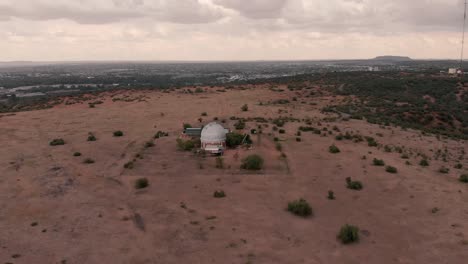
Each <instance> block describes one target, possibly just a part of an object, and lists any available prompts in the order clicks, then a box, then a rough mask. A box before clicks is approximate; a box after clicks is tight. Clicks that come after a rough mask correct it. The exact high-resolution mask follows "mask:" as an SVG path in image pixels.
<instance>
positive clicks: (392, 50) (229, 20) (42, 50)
mask: <svg viewBox="0 0 468 264" xmlns="http://www.w3.org/2000/svg"><path fill="white" fill-rule="evenodd" d="M463 2H464V1H463V0H415V1H407V0H394V1H385V0H327V1H320V0H249V1H244V0H177V1H175V0H155V1H150V0H0V38H1V39H2V41H0V61H102V60H111V61H119V60H127V61H135V60H137V61H138V60H140V61H148V60H150V61H256V60H333V59H370V58H374V57H376V56H381V55H396V56H408V57H411V58H413V59H459V56H460V49H461V31H462V23H463Z"/></svg>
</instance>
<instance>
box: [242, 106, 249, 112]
mask: <svg viewBox="0 0 468 264" xmlns="http://www.w3.org/2000/svg"><path fill="white" fill-rule="evenodd" d="M241 110H242V112H247V111H249V106H248V105H247V104H245V105H243V106H242V107H241Z"/></svg>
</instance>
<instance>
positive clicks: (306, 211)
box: [288, 198, 313, 217]
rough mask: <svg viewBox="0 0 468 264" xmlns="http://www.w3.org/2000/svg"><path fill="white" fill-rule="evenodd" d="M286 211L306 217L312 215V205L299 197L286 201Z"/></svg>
mask: <svg viewBox="0 0 468 264" xmlns="http://www.w3.org/2000/svg"><path fill="white" fill-rule="evenodd" d="M288 211H289V212H291V213H293V214H295V215H298V216H302V217H307V216H310V215H312V213H313V211H312V207H310V205H309V203H308V202H307V201H306V200H304V199H302V198H301V199H299V200H295V201H292V202H290V203H288Z"/></svg>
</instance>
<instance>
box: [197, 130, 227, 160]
mask: <svg viewBox="0 0 468 264" xmlns="http://www.w3.org/2000/svg"><path fill="white" fill-rule="evenodd" d="M228 132H229V131H228V130H227V129H225V128H224V127H223V126H221V125H220V124H218V123H216V122H211V123H209V124H207V125H206V126H204V127H203V129H202V131H201V137H200V141H201V148H202V149H203V150H205V151H206V152H208V153H212V154H222V153H223V152H224V149H225V148H226V134H227V133H228Z"/></svg>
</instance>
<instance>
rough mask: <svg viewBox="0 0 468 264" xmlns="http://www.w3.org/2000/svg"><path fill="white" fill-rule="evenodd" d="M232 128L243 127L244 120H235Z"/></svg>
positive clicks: (238, 128) (240, 128)
mask: <svg viewBox="0 0 468 264" xmlns="http://www.w3.org/2000/svg"><path fill="white" fill-rule="evenodd" d="M234 128H236V129H237V130H242V129H244V128H245V122H244V121H243V120H240V119H239V120H237V122H236V123H235V124H234Z"/></svg>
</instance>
